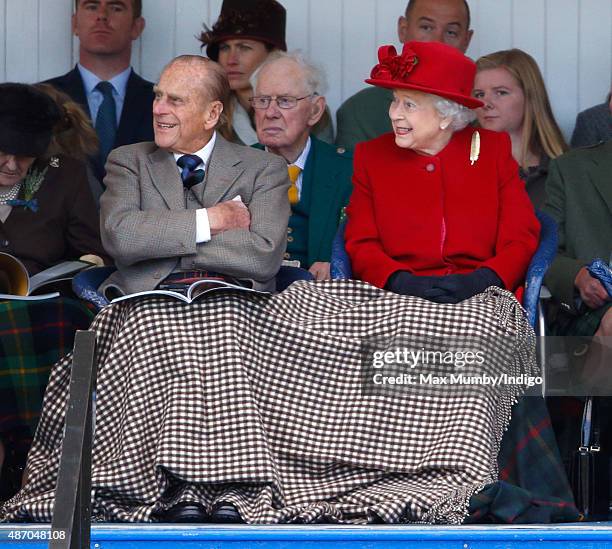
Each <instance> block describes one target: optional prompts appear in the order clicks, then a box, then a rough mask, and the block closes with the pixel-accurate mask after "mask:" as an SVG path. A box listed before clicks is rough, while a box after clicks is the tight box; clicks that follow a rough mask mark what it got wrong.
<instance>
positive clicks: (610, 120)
mask: <svg viewBox="0 0 612 549" xmlns="http://www.w3.org/2000/svg"><path fill="white" fill-rule="evenodd" d="M610 95H611V94H608V97H607V99H606V102H605V103H601V104H599V105H595V106H594V107H590V108H588V109H585V110H583V111H581V112H579V113H578V116H576V124H575V126H574V132H573V133H572V140H571V144H572V147H573V148H577V147H588V146H589V145H597V143H601V142H604V141H608V140H609V139H612V98H611V97H610Z"/></svg>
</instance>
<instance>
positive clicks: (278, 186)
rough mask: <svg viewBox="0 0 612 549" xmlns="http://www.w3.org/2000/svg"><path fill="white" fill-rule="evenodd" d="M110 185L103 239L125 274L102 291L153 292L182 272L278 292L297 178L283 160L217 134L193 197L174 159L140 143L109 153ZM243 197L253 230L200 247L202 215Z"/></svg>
mask: <svg viewBox="0 0 612 549" xmlns="http://www.w3.org/2000/svg"><path fill="white" fill-rule="evenodd" d="M105 183H106V190H105V191H104V194H103V195H102V197H101V198H100V223H101V235H102V242H103V243H104V246H105V248H106V249H107V251H108V252H109V254H110V255H111V256H112V257H113V258H114V260H115V264H116V265H117V271H116V272H115V273H113V274H112V275H111V276H110V277H109V279H107V280H106V281H105V282H104V284H103V285H102V287H101V291H103V292H104V291H106V290H107V289H108V288H109V287H113V289H116V290H118V291H119V292H120V293H125V294H130V293H135V292H140V291H145V290H152V289H154V288H155V287H156V286H157V285H158V284H159V283H160V282H161V281H162V280H163V279H164V278H166V277H167V276H168V275H169V274H170V273H172V272H173V271H175V270H177V269H180V270H190V269H203V270H210V271H215V272H220V273H223V274H226V275H230V276H233V277H236V278H239V279H246V280H249V281H250V282H251V283H252V286H253V287H254V288H255V289H261V290H270V291H272V290H274V277H275V275H276V273H277V272H278V270H279V268H280V264H281V261H282V257H283V252H284V251H285V245H286V232H287V223H288V220H289V200H288V198H287V190H288V188H289V178H288V175H287V168H286V166H285V163H284V162H283V161H282V160H281V159H280V158H278V157H276V156H274V155H271V154H268V153H266V152H263V151H258V150H255V149H252V148H249V147H243V146H240V145H235V144H233V143H229V142H228V141H226V140H225V139H223V138H222V137H221V136H220V135H218V134H217V138H216V142H215V146H214V149H213V151H212V154H211V156H210V159H209V161H208V163H207V166H206V176H205V178H204V181H203V182H202V183H200V184H198V185H195V186H194V187H192V189H191V190H190V191H188V192H185V191H184V189H183V185H182V182H181V178H180V175H179V171H178V168H177V166H176V163H175V161H174V157H173V155H172V153H170V152H168V151H166V150H162V149H160V148H158V147H157V146H156V145H155V143H138V144H135V145H128V146H125V147H120V148H118V149H116V150H114V151H113V152H112V153H111V154H110V155H109V159H108V162H107V176H106V179H105ZM238 195H239V196H240V197H241V199H242V201H243V202H244V203H245V204H246V205H247V207H248V208H249V212H250V215H251V225H250V228H249V229H248V230H246V229H235V230H229V231H224V232H221V233H218V234H216V235H213V237H212V239H211V240H210V241H208V242H204V243H200V244H196V209H197V208H201V207H204V208H209V207H211V206H214V205H215V204H218V203H220V202H224V201H227V200H231V199H233V198H235V197H236V196H238Z"/></svg>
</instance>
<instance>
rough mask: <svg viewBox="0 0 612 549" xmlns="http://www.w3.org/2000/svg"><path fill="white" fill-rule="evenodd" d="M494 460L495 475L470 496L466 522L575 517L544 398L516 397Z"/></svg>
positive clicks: (557, 519)
mask: <svg viewBox="0 0 612 549" xmlns="http://www.w3.org/2000/svg"><path fill="white" fill-rule="evenodd" d="M497 462H498V464H499V480H498V482H496V483H494V484H491V485H490V486H487V487H486V488H485V489H484V490H483V491H481V492H479V493H478V494H475V495H474V496H472V499H471V500H470V511H469V516H468V518H467V519H466V522H467V523H471V524H472V523H505V524H526V523H549V522H573V521H576V520H579V517H580V514H579V512H578V510H577V509H576V507H575V504H574V498H573V495H572V491H571V488H570V485H569V482H568V479H567V475H566V472H565V468H564V467H563V464H562V462H561V458H560V456H559V450H558V448H557V443H556V440H555V433H554V431H553V428H552V424H551V419H550V415H549V413H548V409H547V407H546V404H545V402H544V399H543V398H541V397H539V396H523V397H522V398H520V399H519V401H518V403H517V404H516V405H515V406H514V408H513V409H512V419H511V420H510V425H509V426H508V430H507V431H506V432H505V433H504V436H503V439H502V443H501V448H500V451H499V455H498V456H497Z"/></svg>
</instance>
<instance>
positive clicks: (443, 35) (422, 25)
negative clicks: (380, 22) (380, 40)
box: [397, 0, 473, 53]
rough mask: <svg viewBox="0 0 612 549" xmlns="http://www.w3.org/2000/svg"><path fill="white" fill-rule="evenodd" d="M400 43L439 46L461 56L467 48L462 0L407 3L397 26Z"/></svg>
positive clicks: (469, 35)
mask: <svg viewBox="0 0 612 549" xmlns="http://www.w3.org/2000/svg"><path fill="white" fill-rule="evenodd" d="M397 34H398V36H399V39H400V42H410V41H411V40H417V41H419V42H443V43H445V44H448V45H449V46H453V47H455V48H457V49H458V50H460V51H462V52H463V53H465V52H466V50H467V49H468V46H469V45H470V40H471V38H472V34H473V31H472V30H470V8H469V6H468V4H467V2H466V0H410V1H409V2H408V6H406V13H405V15H403V16H401V17H400V18H399V20H398V22H397Z"/></svg>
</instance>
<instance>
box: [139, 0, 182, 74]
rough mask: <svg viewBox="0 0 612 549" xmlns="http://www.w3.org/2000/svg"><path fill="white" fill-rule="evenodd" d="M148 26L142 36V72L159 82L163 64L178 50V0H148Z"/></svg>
mask: <svg viewBox="0 0 612 549" xmlns="http://www.w3.org/2000/svg"><path fill="white" fill-rule="evenodd" d="M146 4H147V14H148V15H147V28H146V29H145V32H144V34H143V36H142V38H141V40H142V60H141V64H140V71H141V72H140V74H141V75H142V76H143V78H146V79H147V80H151V81H153V82H157V80H158V79H159V73H160V72H161V69H162V68H163V66H164V65H165V64H166V63H167V62H168V61H170V60H171V59H172V58H173V57H174V52H175V51H176V47H175V40H176V30H177V22H176V0H147V2H146Z"/></svg>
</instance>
